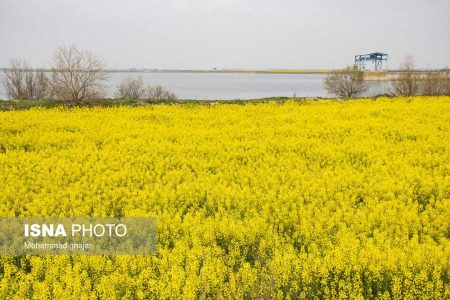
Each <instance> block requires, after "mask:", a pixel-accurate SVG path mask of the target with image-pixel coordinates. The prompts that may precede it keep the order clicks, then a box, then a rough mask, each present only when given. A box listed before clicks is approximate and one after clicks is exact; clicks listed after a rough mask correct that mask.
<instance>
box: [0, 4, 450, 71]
mask: <svg viewBox="0 0 450 300" xmlns="http://www.w3.org/2000/svg"><path fill="white" fill-rule="evenodd" d="M449 28H450V0H428V1H427V0H340V1H337V0H314V1H313V0H309V1H303V0H0V66H7V65H8V62H9V59H10V58H24V59H27V60H28V61H29V62H30V63H31V64H32V65H33V66H36V67H41V66H49V65H50V63H51V57H52V54H53V50H54V48H55V47H57V46H60V45H71V44H75V45H77V46H79V47H82V48H89V49H91V50H92V51H94V52H95V53H97V54H98V55H99V56H101V57H103V58H104V59H105V61H106V62H107V64H108V66H109V67H112V68H128V67H147V68H153V67H154V68H179V69H191V68H194V69H210V68H214V67H217V68H256V69H263V68H290V69H295V68H333V67H342V66H345V65H348V64H351V63H352V62H353V56H354V55H355V54H363V53H368V52H373V51H381V52H386V53H388V54H389V55H390V64H389V65H390V67H391V68H395V67H397V66H398V64H399V63H400V61H401V60H402V59H403V57H404V56H405V55H407V54H411V55H412V56H413V57H414V58H415V61H416V64H417V65H418V66H419V67H430V68H441V67H450V33H449Z"/></svg>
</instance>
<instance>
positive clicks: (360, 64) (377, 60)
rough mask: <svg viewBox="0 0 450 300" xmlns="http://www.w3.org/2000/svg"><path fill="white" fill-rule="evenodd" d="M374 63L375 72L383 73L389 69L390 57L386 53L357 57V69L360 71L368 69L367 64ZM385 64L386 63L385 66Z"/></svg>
mask: <svg viewBox="0 0 450 300" xmlns="http://www.w3.org/2000/svg"><path fill="white" fill-rule="evenodd" d="M368 61H371V62H373V66H374V68H373V69H374V71H382V70H385V69H387V61H388V55H387V54H386V53H381V52H374V53H369V54H363V55H355V67H357V68H358V69H359V70H365V69H366V62H368ZM383 62H385V63H384V64H383Z"/></svg>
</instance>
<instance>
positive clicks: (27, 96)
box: [2, 46, 176, 105]
mask: <svg viewBox="0 0 450 300" xmlns="http://www.w3.org/2000/svg"><path fill="white" fill-rule="evenodd" d="M4 73H5V76H4V78H3V80H2V84H3V86H4V88H5V91H6V95H7V97H8V98H9V99H11V100H39V99H60V100H65V101H67V102H69V103H71V104H73V105H82V104H83V103H84V102H85V101H86V100H89V99H101V98H105V96H106V93H105V89H106V85H105V82H106V81H107V79H108V72H107V71H106V68H105V64H104V63H103V61H102V60H101V59H100V58H99V57H98V56H97V55H95V54H94V53H92V52H91V51H88V50H82V49H79V48H77V47H75V46H71V47H60V48H58V49H56V51H55V53H54V56H53V67H52V69H51V71H50V72H44V71H42V70H36V69H33V68H32V67H31V66H30V65H29V64H28V62H27V61H25V60H17V59H12V60H11V62H10V67H9V68H8V69H6V70H4ZM115 97H116V98H120V99H155V100H172V99H176V95H175V94H174V93H172V92H170V91H168V90H166V89H165V88H163V87H162V86H160V85H155V86H150V85H147V86H144V83H143V81H142V78H140V77H139V78H138V79H126V80H124V81H123V82H121V83H120V84H119V85H118V86H117V90H116V93H115Z"/></svg>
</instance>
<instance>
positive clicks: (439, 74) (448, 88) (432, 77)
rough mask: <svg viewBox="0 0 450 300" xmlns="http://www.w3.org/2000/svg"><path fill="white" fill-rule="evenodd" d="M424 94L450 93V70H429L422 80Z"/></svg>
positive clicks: (421, 87)
mask: <svg viewBox="0 0 450 300" xmlns="http://www.w3.org/2000/svg"><path fill="white" fill-rule="evenodd" d="M420 93H421V94H422V95H428V96H433V95H450V72H449V71H446V70H442V71H435V72H428V73H427V74H425V75H424V77H423V78H422V79H421V81H420Z"/></svg>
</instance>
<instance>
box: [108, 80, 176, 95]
mask: <svg viewBox="0 0 450 300" xmlns="http://www.w3.org/2000/svg"><path fill="white" fill-rule="evenodd" d="M115 98H116V99H152V100H174V99H177V97H176V95H175V94H174V93H172V92H170V91H169V90H166V89H165V88H164V87H162V86H160V85H155V86H152V85H150V84H149V85H147V86H145V85H144V82H143V80H142V78H141V77H138V78H137V79H130V78H128V79H125V80H124V81H122V82H121V83H120V84H119V85H118V86H117V90H116V92H115Z"/></svg>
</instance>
